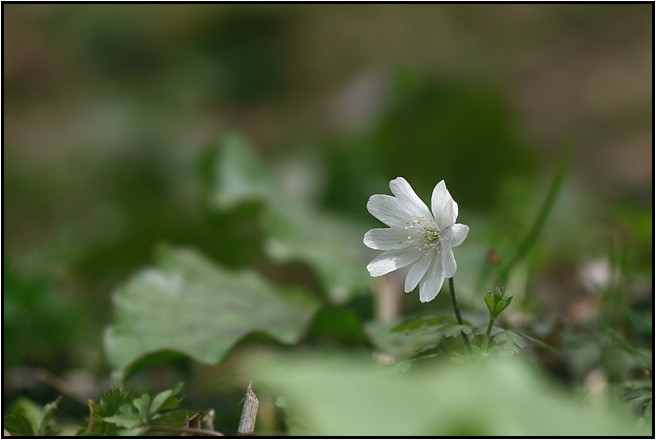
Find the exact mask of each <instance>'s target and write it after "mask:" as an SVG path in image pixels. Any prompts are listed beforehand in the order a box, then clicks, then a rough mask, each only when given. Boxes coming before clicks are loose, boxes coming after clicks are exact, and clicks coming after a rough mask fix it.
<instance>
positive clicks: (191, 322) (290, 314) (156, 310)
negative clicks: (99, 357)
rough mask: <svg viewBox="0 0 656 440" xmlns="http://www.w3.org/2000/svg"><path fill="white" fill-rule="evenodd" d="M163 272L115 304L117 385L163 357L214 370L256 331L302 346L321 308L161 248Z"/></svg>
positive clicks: (112, 336) (146, 277)
mask: <svg viewBox="0 0 656 440" xmlns="http://www.w3.org/2000/svg"><path fill="white" fill-rule="evenodd" d="M157 259H158V265H157V268H153V269H150V270H145V271H142V272H141V273H140V274H138V275H136V276H135V277H134V278H133V279H132V280H130V281H128V283H127V284H126V285H125V286H123V287H121V288H119V289H118V291H117V292H116V294H115V295H114V297H113V300H114V306H115V308H116V321H115V322H114V323H113V324H112V326H111V327H110V328H109V329H108V330H107V332H106V334H105V347H106V350H107V354H108V358H109V363H110V365H111V366H112V368H114V369H115V370H116V372H117V373H119V379H120V378H122V377H123V375H124V373H125V371H126V370H127V369H128V367H129V366H130V364H132V363H133V362H134V361H135V360H137V359H138V358H139V357H141V356H144V355H147V354H150V353H153V352H157V351H162V350H174V351H178V352H182V353H185V354H187V355H189V356H191V357H193V358H195V359H197V360H199V361H202V362H208V363H216V362H219V361H220V360H222V359H223V358H224V357H225V355H226V353H227V352H228V350H230V348H231V347H232V346H233V345H234V344H235V343H236V342H237V341H238V340H239V339H241V338H243V337H245V336H246V335H248V334H249V333H252V332H255V331H263V332H269V333H271V334H272V335H273V336H274V337H276V338H277V339H279V340H281V341H283V342H287V343H292V342H294V341H296V340H298V338H299V336H300V334H301V332H302V331H303V329H304V327H305V324H306V323H307V321H308V320H309V319H310V318H311V316H312V314H313V312H314V310H316V303H315V301H313V300H312V298H311V297H308V296H307V295H305V294H304V292H298V291H297V292H288V293H287V294H284V292H281V291H280V290H279V289H276V288H275V287H274V286H271V285H270V284H268V283H267V282H266V281H264V280H262V279H261V278H260V277H258V276H257V275H256V274H253V273H247V272H243V273H231V272H229V271H227V270H225V269H222V268H220V267H218V266H216V265H214V264H212V263H211V262H209V261H207V260H206V259H205V258H203V257H201V256H199V255H197V254H196V253H194V252H192V251H183V250H178V251H176V250H171V249H161V250H160V251H159V253H158V258H157Z"/></svg>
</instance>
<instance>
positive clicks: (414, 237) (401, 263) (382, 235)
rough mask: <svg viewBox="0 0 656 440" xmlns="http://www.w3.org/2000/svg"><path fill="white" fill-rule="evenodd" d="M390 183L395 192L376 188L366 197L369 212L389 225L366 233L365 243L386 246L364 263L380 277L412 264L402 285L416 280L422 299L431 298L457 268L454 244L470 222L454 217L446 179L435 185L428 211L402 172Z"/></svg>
mask: <svg viewBox="0 0 656 440" xmlns="http://www.w3.org/2000/svg"><path fill="white" fill-rule="evenodd" d="M389 186H390V189H391V190H392V193H393V194H394V197H393V196H389V195H383V194H374V195H373V196H371V197H370V198H369V202H367V209H368V210H369V212H370V213H371V215H373V216H374V217H376V218H377V219H378V220H380V221H382V222H383V223H385V224H386V225H387V226H389V228H379V229H372V230H370V231H367V233H366V234H365V235H364V240H363V241H364V244H365V245H367V246H368V247H370V248H371V249H378V250H383V251H385V252H383V253H382V254H380V255H378V256H377V257H376V258H374V259H373V260H372V261H371V263H369V264H368V265H367V270H368V271H369V274H370V275H371V276H372V277H379V276H381V275H385V274H387V273H390V272H392V271H394V270H396V269H400V268H402V267H406V266H411V267H410V270H409V271H408V275H407V277H406V279H405V291H406V292H410V291H412V290H414V289H415V287H417V285H419V299H420V300H421V302H428V301H432V300H433V299H434V298H435V297H436V296H437V294H438V293H439V292H440V289H441V288H442V284H444V279H445V278H451V277H453V275H454V274H455V273H456V268H457V266H456V259H455V257H454V255H453V250H452V248H454V247H456V246H458V245H459V244H461V243H462V242H463V241H464V240H465V238H467V234H468V233H469V226H467V225H462V224H460V223H456V218H457V217H458V204H457V203H456V202H455V201H454V200H453V198H452V197H451V194H449V191H448V190H447V189H446V184H445V183H444V180H442V181H440V182H439V183H438V184H437V185H435V188H434V189H433V195H432V197H431V208H432V211H433V212H432V214H431V211H429V210H428V207H427V206H426V204H425V203H424V202H422V201H421V199H420V198H419V197H418V196H417V194H416V193H415V192H414V191H413V190H412V187H411V186H410V184H409V183H408V182H407V181H406V180H405V179H404V178H403V177H397V178H396V179H394V180H392V181H391V182H390V185H389Z"/></svg>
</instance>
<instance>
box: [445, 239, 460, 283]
mask: <svg viewBox="0 0 656 440" xmlns="http://www.w3.org/2000/svg"><path fill="white" fill-rule="evenodd" d="M456 269H458V265H457V264H456V257H455V255H453V251H452V250H451V248H450V247H448V246H444V247H443V248H442V272H443V273H444V277H445V278H451V277H452V276H453V275H455V273H456Z"/></svg>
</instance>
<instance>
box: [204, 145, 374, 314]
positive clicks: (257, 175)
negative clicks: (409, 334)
mask: <svg viewBox="0 0 656 440" xmlns="http://www.w3.org/2000/svg"><path fill="white" fill-rule="evenodd" d="M212 163H213V167H212V170H211V171H210V173H209V179H210V182H211V183H210V196H209V197H210V202H211V205H212V206H214V207H215V208H216V209H219V210H227V209H232V208H234V207H235V206H237V205H239V204H242V203H248V202H253V201H257V202H261V203H262V205H263V207H264V214H263V221H262V228H263V231H264V233H265V236H266V239H265V242H264V249H265V251H266V252H267V254H268V255H269V256H270V257H271V258H272V259H274V260H276V261H279V262H283V263H290V262H301V263H305V264H307V265H308V266H309V267H310V268H312V269H313V270H314V271H316V273H317V275H318V277H319V279H320V281H321V283H322V285H323V287H324V289H325V290H326V293H327V294H328V296H329V298H330V299H331V300H332V301H333V302H336V303H343V302H345V301H347V300H348V299H350V298H351V297H353V296H354V295H355V294H358V293H363V292H368V291H369V290H370V287H371V279H370V277H369V275H368V274H367V272H366V270H364V266H365V264H366V258H365V256H364V254H363V252H364V246H363V245H362V233H363V231H362V228H360V227H358V226H357V225H354V224H353V223H352V222H349V221H347V220H346V219H344V218H339V217H335V216H332V215H329V214H328V213H325V212H321V211H319V210H317V209H315V208H313V207H311V206H308V205H306V204H303V203H301V202H299V201H298V200H296V199H294V198H292V197H290V196H288V195H286V194H285V193H284V191H283V190H282V187H281V185H278V184H277V183H276V181H275V179H274V178H273V177H272V175H271V173H270V172H269V170H268V169H267V167H266V166H265V164H264V162H263V161H262V160H261V159H260V158H259V157H257V155H256V154H255V153H254V152H253V151H252V150H251V149H250V147H249V146H248V144H247V143H246V142H245V141H244V140H243V139H241V138H239V137H236V136H230V137H228V138H226V139H225V140H223V141H222V142H220V143H219V145H218V146H217V149H216V154H215V157H214V158H213V162H212Z"/></svg>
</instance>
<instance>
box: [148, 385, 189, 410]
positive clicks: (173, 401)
mask: <svg viewBox="0 0 656 440" xmlns="http://www.w3.org/2000/svg"><path fill="white" fill-rule="evenodd" d="M182 385H183V384H182V382H181V383H179V384H178V385H176V386H175V387H174V388H172V389H170V390H166V391H162V392H161V393H159V394H158V395H156V396H155V397H154V398H153V401H152V402H151V403H150V414H155V413H157V411H159V410H160V409H161V410H162V411H164V410H167V409H174V408H176V407H177V403H179V402H180V400H179V399H177V398H175V397H174V395H175V394H178V393H179V392H180V391H181V390H182Z"/></svg>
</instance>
